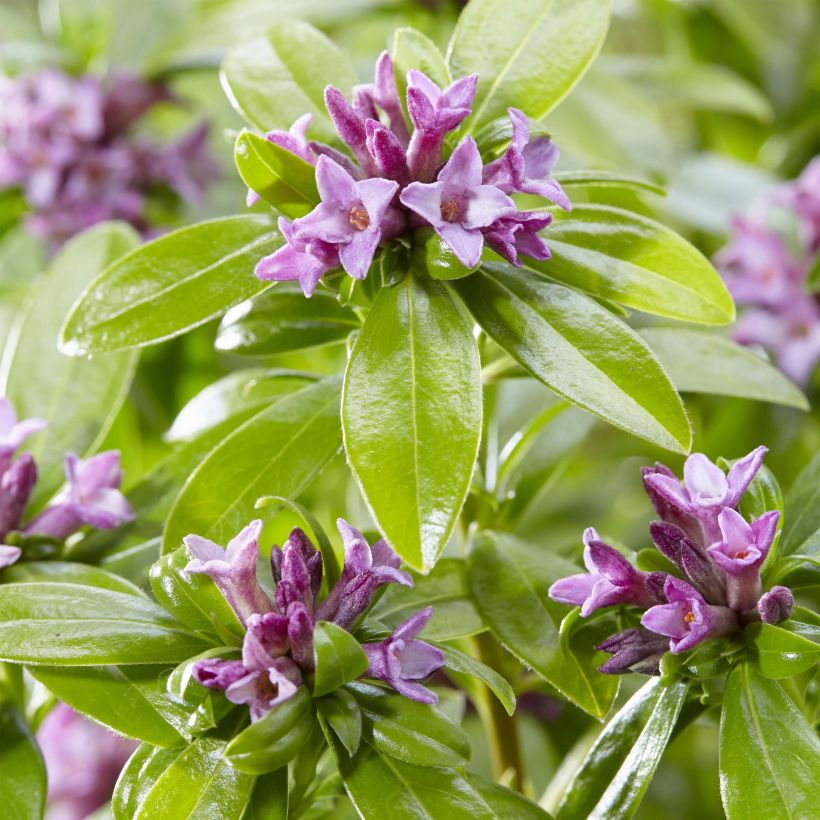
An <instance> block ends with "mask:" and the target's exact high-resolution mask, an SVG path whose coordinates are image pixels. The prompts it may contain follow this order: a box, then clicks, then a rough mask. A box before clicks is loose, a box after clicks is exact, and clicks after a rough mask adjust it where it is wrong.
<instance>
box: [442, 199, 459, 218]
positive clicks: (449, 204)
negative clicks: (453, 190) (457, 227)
mask: <svg viewBox="0 0 820 820" xmlns="http://www.w3.org/2000/svg"><path fill="white" fill-rule="evenodd" d="M460 213H461V206H460V205H459V204H458V202H456V200H455V199H452V198H451V199H448V200H447V201H446V202H442V203H441V216H442V218H443V219H444V220H445V222H455V221H456V220H457V219H458V217H459V214H460Z"/></svg>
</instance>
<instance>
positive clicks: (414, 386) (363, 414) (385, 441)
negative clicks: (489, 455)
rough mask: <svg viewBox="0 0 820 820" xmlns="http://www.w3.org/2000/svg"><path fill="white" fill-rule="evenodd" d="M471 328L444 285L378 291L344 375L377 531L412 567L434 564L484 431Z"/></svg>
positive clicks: (357, 471)
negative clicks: (482, 429)
mask: <svg viewBox="0 0 820 820" xmlns="http://www.w3.org/2000/svg"><path fill="white" fill-rule="evenodd" d="M481 410H482V408H481V383H480V368H479V361H478V350H477V347H476V343H475V339H474V338H473V334H472V328H471V327H470V324H469V322H468V321H467V320H466V318H465V317H464V316H463V315H462V313H461V311H460V310H459V308H458V307H457V306H456V304H455V302H454V301H453V299H452V297H451V296H450V293H449V292H448V290H447V288H446V286H445V285H442V284H441V283H439V282H435V281H432V280H421V279H417V278H416V277H414V276H407V277H405V279H403V280H402V281H401V282H400V283H399V284H398V285H395V286H393V287H385V288H382V289H381V291H379V294H378V296H377V297H376V300H375V302H374V303H373V307H372V309H371V311H370V314H369V315H368V317H367V320H366V322H365V325H364V327H363V328H362V331H361V333H360V334H359V336H358V339H357V340H356V344H355V345H354V347H353V352H352V353H351V355H350V360H349V362H348V366H347V372H346V374H345V383H344V390H343V395H342V427H343V429H344V441H345V450H346V452H347V458H348V462H349V463H350V467H351V469H352V470H353V474H354V476H355V477H356V480H357V481H358V483H359V486H360V487H361V489H362V493H363V494H364V497H365V500H366V502H367V505H368V507H369V509H370V511H371V513H372V515H373V518H374V520H375V521H376V523H377V524H378V526H379V529H380V530H381V531H382V533H383V534H384V535H385V537H386V538H387V540H388V541H389V542H390V545H391V546H392V547H393V549H394V550H395V551H396V552H397V553H398V554H399V555H400V556H401V557H402V558H403V559H404V560H405V561H406V562H407V563H408V564H410V565H411V566H412V567H414V568H415V569H418V570H421V571H423V572H427V571H429V570H430V569H432V567H433V566H434V565H435V562H436V559H437V558H438V555H439V553H440V552H441V550H442V549H444V545H445V544H446V543H447V539H448V538H449V537H450V533H451V532H452V530H453V526H454V524H455V521H456V517H457V515H458V513H459V511H460V509H461V506H462V504H463V503H464V499H465V497H466V495H467V491H468V489H469V485H470V479H471V477H472V474H473V468H474V466H475V459H476V455H477V453H478V444H479V438H480V434H481Z"/></svg>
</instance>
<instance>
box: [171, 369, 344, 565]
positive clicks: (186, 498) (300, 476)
mask: <svg viewBox="0 0 820 820" xmlns="http://www.w3.org/2000/svg"><path fill="white" fill-rule="evenodd" d="M339 386H340V385H339V380H338V379H336V378H329V379H325V380H323V381H321V382H317V383H316V384H312V385H310V386H309V387H306V388H304V389H303V390H298V391H297V392H295V393H291V394H290V395H287V396H285V397H284V398H281V399H280V400H279V401H277V402H275V403H274V404H272V405H271V406H270V407H268V408H267V409H266V410H263V411H262V412H261V413H258V414H257V415H255V416H254V417H253V418H251V419H250V420H249V421H248V422H246V423H245V424H243V425H242V426H241V427H239V428H238V429H237V430H235V431H234V432H233V433H232V434H231V435H229V436H228V437H227V438H225V439H224V441H223V442H222V443H221V444H220V445H219V446H217V447H216V449H214V450H213V451H212V452H211V453H210V454H209V455H208V457H207V458H206V459H205V460H204V461H203V462H202V463H201V464H200V465H199V467H197V469H196V470H195V471H194V472H193V474H192V475H191V477H190V478H189V479H188V481H187V482H186V484H185V486H184V487H183V489H182V492H181V493H180V494H179V497H178V498H177V500H176V502H175V504H174V506H173V509H172V510H171V512H170V514H169V517H168V522H167V524H166V527H165V533H164V536H163V552H165V553H167V552H172V551H173V550H175V549H176V548H177V547H178V546H179V544H180V542H181V540H182V538H183V537H184V536H186V535H188V534H189V533H196V534H197V535H202V536H204V537H205V538H210V539H211V540H212V541H215V542H216V543H218V544H227V542H228V541H229V540H230V539H231V538H233V536H234V535H236V534H237V533H238V532H239V531H240V530H241V529H242V527H244V526H245V525H246V524H247V523H248V521H250V520H252V519H253V518H258V517H260V515H261V516H262V517H264V516H265V510H262V511H261V512H259V511H257V510H256V508H255V506H254V505H255V503H256V500H257V499H258V498H260V497H261V496H263V495H266V494H269V493H272V494H274V495H281V496H287V497H291V498H293V497H296V496H298V495H299V493H300V492H301V491H302V490H303V489H304V488H305V487H306V486H307V485H308V484H309V483H310V482H311V481H312V480H313V479H314V478H315V477H316V476H317V475H318V474H319V473H321V471H322V470H323V469H324V468H325V466H326V465H327V464H328V462H329V461H330V460H331V459H332V458H333V456H335V455H336V454H337V453H338V451H339V448H340V446H341V431H340V427H339Z"/></svg>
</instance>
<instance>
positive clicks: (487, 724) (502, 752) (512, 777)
mask: <svg viewBox="0 0 820 820" xmlns="http://www.w3.org/2000/svg"><path fill="white" fill-rule="evenodd" d="M472 643H473V647H474V649H475V653H476V655H477V656H478V659H479V660H480V661H481V662H482V663H485V664H486V665H487V666H490V667H492V668H493V669H496V670H497V669H498V667H499V665H500V663H499V662H500V660H501V654H500V652H499V649H498V644H497V643H496V641H495V639H494V638H493V636H492V635H491V634H490V633H488V632H485V633H483V634H481V635H476V636H475V637H474V638H473V639H472ZM478 691H479V692H480V698H479V701H478V702H477V703H476V704H475V706H476V709H477V710H478V713H479V715H480V716H481V721H482V723H483V724H484V729H485V731H486V732H487V740H488V741H489V744H490V752H491V755H492V762H493V774H494V776H495V778H496V780H501V779H502V778H504V780H505V781H508V782H509V785H510V786H511V787H512V788H513V789H515V790H516V791H518V792H521V793H523V791H524V772H523V767H522V765H521V750H520V748H519V745H518V727H517V726H516V723H515V720H514V719H513V717H512V716H511V715H508V714H507V712H506V711H505V709H504V707H503V706H502V705H501V703H500V702H499V700H498V698H496V697H495V696H494V695H493V693H492V692H491V691H490V690H489V689H488V688H487V687H486V686H485V685H484V684H480V686H479V689H478Z"/></svg>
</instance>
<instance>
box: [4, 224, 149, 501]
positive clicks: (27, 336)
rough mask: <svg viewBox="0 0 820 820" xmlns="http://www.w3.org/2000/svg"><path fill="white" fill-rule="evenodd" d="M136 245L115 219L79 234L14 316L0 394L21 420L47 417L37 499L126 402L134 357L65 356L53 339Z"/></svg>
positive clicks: (40, 441) (39, 443) (36, 451)
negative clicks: (69, 455)
mask: <svg viewBox="0 0 820 820" xmlns="http://www.w3.org/2000/svg"><path fill="white" fill-rule="evenodd" d="M138 243H139V237H138V235H137V234H136V232H135V231H134V230H133V229H132V228H130V227H129V226H128V225H122V224H119V223H104V224H102V225H98V226H96V227H95V228H92V229H91V230H89V231H86V232H84V233H82V234H80V235H79V236H77V237H76V238H74V239H72V240H71V241H69V242H68V243H66V245H65V246H64V248H63V249H62V251H61V252H60V253H59V254H58V255H57V256H56V257H55V258H54V260H53V262H52V263H51V265H50V267H49V269H48V271H47V272H46V274H45V276H43V277H42V279H41V281H40V282H39V283H38V285H37V286H36V287H35V289H34V291H33V293H32V295H31V297H30V298H29V299H28V301H27V302H26V303H25V305H24V306H23V308H22V309H21V310H20V311H19V312H18V313H17V318H16V321H15V324H14V327H13V328H12V331H11V335H10V338H9V341H8V343H7V345H6V347H5V349H4V351H3V361H2V366H0V370H2V375H0V394H2V395H5V396H7V397H8V398H9V399H11V401H12V403H13V404H14V407H15V409H16V410H17V415H18V417H19V418H21V419H24V418H41V419H45V420H46V421H47V422H48V427H47V428H46V430H45V431H44V432H43V433H40V434H39V435H38V436H37V437H36V438H34V439H32V444H31V447H30V449H31V452H32V454H33V455H34V457H35V459H36V461H37V471H38V480H37V488H36V498H37V499H40V500H44V499H45V498H47V497H48V496H49V495H51V494H52V493H53V492H54V491H55V490H56V489H58V488H59V486H60V485H61V484H62V483H63V481H64V480H65V477H64V468H63V461H64V459H65V454H66V452H68V451H72V452H75V453H77V454H79V455H81V456H82V455H88V454H90V453H92V452H94V450H95V449H96V448H97V447H98V446H99V444H100V443H101V442H102V440H103V439H104V438H105V435H106V433H107V432H108V429H109V428H110V426H111V423H112V422H113V421H114V417H115V416H116V415H117V412H118V410H119V408H120V406H121V405H122V402H123V401H124V400H125V396H126V394H127V392H128V388H129V386H130V384H131V379H132V377H133V375H134V367H135V366H136V360H137V357H136V354H134V353H118V354H116V355H109V356H94V357H93V358H91V359H79V358H70V357H68V356H64V355H63V354H62V353H60V352H59V351H58V350H57V339H58V336H59V333H60V328H61V326H62V324H63V320H64V319H65V316H66V314H67V313H68V311H69V310H70V309H71V306H72V305H73V304H74V302H75V300H76V299H77V298H78V297H79V296H80V294H81V293H82V292H83V290H84V289H85V288H86V287H87V286H88V284H89V283H90V282H91V281H92V280H93V279H94V278H95V277H96V276H97V275H98V274H99V273H100V272H101V271H102V270H103V269H104V268H106V267H107V266H108V265H109V264H110V263H111V262H113V261H114V260H116V259H118V258H119V257H120V256H122V255H123V254H124V253H126V252H127V251H129V250H131V249H132V248H133V247H135V246H136V245H137V244H138Z"/></svg>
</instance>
